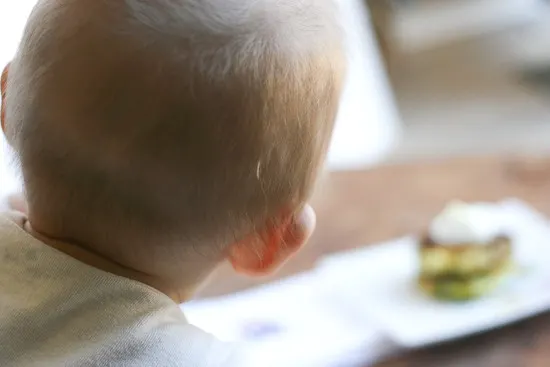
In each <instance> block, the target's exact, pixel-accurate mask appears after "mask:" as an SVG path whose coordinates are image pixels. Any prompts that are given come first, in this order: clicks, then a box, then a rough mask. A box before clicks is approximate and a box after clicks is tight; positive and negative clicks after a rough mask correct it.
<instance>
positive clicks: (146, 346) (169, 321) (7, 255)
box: [0, 215, 239, 367]
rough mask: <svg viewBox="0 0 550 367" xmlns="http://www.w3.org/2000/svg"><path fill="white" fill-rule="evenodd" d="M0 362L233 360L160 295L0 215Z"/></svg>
mask: <svg viewBox="0 0 550 367" xmlns="http://www.w3.org/2000/svg"><path fill="white" fill-rule="evenodd" d="M0 365H1V366H138V367H139V366H148V367H149V366H184V367H219V366H231V367H233V366H238V365H239V363H238V362H237V360H236V353H235V351H234V349H233V348H232V347H230V346H229V345H225V344H223V343H221V342H219V341H218V340H216V339H215V338H213V337H212V336H210V335H208V334H206V333H205V332H203V331H201V330H199V329H197V328H195V327H193V326H191V325H189V324H188V323H187V322H186V320H185V317H184V315H183V314H182V312H181V311H180V309H179V307H178V305H176V304H175V303H174V302H173V301H172V300H171V299H170V298H168V297H167V296H166V295H164V294H162V293H160V292H158V291H157V290H155V289H153V288H150V287H148V286H147V285H144V284H141V283H139V282H136V281H132V280H130V279H126V278H122V277H118V276H115V275H112V274H109V273H106V272H103V271H101V270H98V269H96V268H93V267H91V266H88V265H85V264H83V263H81V262H79V261H77V260H75V259H73V258H71V257H69V256H67V255H65V254H63V253H61V252H59V251H57V250H55V249H53V248H51V247H49V246H47V245H45V244H43V243H42V242H40V241H39V240H37V239H35V238H34V237H32V236H30V235H29V234H28V233H26V232H25V231H24V230H23V229H22V228H20V227H19V226H18V225H17V224H16V223H14V222H12V221H11V220H10V219H9V218H8V217H7V216H4V215H2V216H0Z"/></svg>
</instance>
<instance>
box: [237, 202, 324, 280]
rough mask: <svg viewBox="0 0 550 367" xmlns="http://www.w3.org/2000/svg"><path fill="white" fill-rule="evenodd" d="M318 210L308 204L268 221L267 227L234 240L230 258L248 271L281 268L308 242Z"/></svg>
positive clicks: (240, 269)
mask: <svg viewBox="0 0 550 367" xmlns="http://www.w3.org/2000/svg"><path fill="white" fill-rule="evenodd" d="M315 222H316V217H315V212H314V211H313V209H312V208H311V207H310V206H309V205H306V207H305V208H304V209H303V210H302V211H301V212H300V213H298V214H296V215H292V216H290V217H287V218H282V220H278V221H276V223H280V224H278V225H273V224H268V225H267V226H266V229H265V230H263V231H262V232H260V233H255V234H253V235H251V236H249V237H247V238H245V239H244V240H242V241H239V242H237V243H235V244H233V245H232V246H231V247H230V249H229V256H228V258H229V261H230V262H231V265H233V268H234V269H235V270H236V271H237V272H239V273H242V274H246V275H260V276H261V275H267V274H270V273H272V272H274V271H276V270H277V269H278V268H280V267H281V266H282V265H283V264H284V263H285V262H286V261H287V260H288V259H289V258H290V257H291V256H292V255H294V254H295V253H296V252H297V251H298V250H300V249H301V248H302V247H303V245H305V244H306V243H307V241H308V240H309V238H310V237H311V234H312V233H313V230H314V229H315Z"/></svg>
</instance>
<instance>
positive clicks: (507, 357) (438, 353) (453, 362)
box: [201, 157, 550, 367]
mask: <svg viewBox="0 0 550 367" xmlns="http://www.w3.org/2000/svg"><path fill="white" fill-rule="evenodd" d="M506 197H518V198H521V199H523V200H525V201H527V202H529V203H531V204H532V205H533V206H534V207H535V208H536V209H538V210H540V211H542V212H543V213H546V214H547V215H550V158H548V159H546V158H541V159H534V158H517V157H515V158H514V157H508V158H503V157H474V158H460V159H454V160H446V161H438V162H429V163H426V162H423V163H417V164H407V165H392V166H385V167H381V168H376V169H373V170H368V171H361V172H339V173H333V174H331V175H329V176H328V177H327V178H326V179H325V180H324V182H323V184H322V185H321V187H320V189H319V191H318V193H317V194H316V197H315V199H314V201H313V202H314V206H315V207H316V210H317V213H318V230H317V232H316V234H315V235H314V237H313V239H312V241H311V244H310V245H309V246H308V247H307V248H306V249H305V250H304V251H303V252H302V253H301V254H299V255H298V256H297V257H296V258H295V259H293V260H292V261H290V262H289V263H288V264H287V265H286V266H285V267H284V268H283V269H282V271H281V272H280V273H279V274H277V275H276V276H275V277H271V278H265V279H248V278H243V277H238V276H235V275H233V274H232V272H231V271H230V269H229V268H228V267H223V268H222V269H220V271H219V272H218V274H216V276H215V277H214V278H213V280H212V282H211V283H210V285H209V286H207V287H206V288H205V289H204V290H203V292H202V293H201V296H212V295H219V294H224V293H228V292H233V291H236V290H241V289H245V288H247V287H250V286H254V285H258V284H260V283H264V282H268V281H271V280H274V279H276V278H280V277H284V276H288V275H292V274H295V273H297V272H300V271H304V270H307V269H309V268H311V267H312V266H314V265H315V262H316V260H317V259H318V258H319V257H320V256H322V255H325V254H328V253H332V252H336V251H341V250H345V249H350V248H353V247H355V246H358V245H361V244H369V243H375V242H379V241H383V240H387V239H391V238H394V237H397V236H401V235H405V234H410V233H415V232H418V231H420V230H422V229H423V228H425V227H426V225H427V224H428V223H429V222H430V220H431V219H432V218H433V217H434V215H436V214H437V213H438V212H439V211H440V210H441V209H442V207H443V206H444V205H445V204H446V203H447V202H448V201H449V200H452V199H456V198H458V199H462V200H466V201H480V200H485V201H495V200H500V199H503V198H506ZM549 266H550V265H549ZM380 366H384V367H401V366H403V367H410V366H415V367H416V366H418V367H420V366H422V367H431V366H433V367H443V366H445V367H466V366H467V367H477V366H483V367H493V366H494V367H512V366H514V367H516V366H529V367H531V366H533V367H538V366H541V367H543V366H544V367H548V366H550V315H543V316H540V317H537V318H535V319H532V320H529V321H526V322H522V323H519V324H517V325H515V326H512V327H508V328H505V329H503V330H498V331H494V332H491V333H488V334H484V335H481V336H477V337H474V338H471V339H468V340H465V341H462V342H455V343H452V344H448V345H444V346H438V347H434V348H430V349H427V350H422V351H416V352H411V353H406V354H403V355H401V356H399V357H397V358H394V359H392V360H390V361H387V362H384V363H382V364H380Z"/></svg>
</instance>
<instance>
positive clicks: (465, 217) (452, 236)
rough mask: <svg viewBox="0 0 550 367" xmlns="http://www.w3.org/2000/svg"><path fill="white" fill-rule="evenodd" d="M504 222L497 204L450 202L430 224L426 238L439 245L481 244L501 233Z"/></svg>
mask: <svg viewBox="0 0 550 367" xmlns="http://www.w3.org/2000/svg"><path fill="white" fill-rule="evenodd" d="M503 232H504V221H503V217H502V215H501V209H500V208H499V207H498V205H495V204H488V203H476V204H466V203H463V202H459V201H455V202H451V203H450V204H449V205H447V207H446V208H445V209H444V210H443V212H441V214H439V215H438V216H437V217H436V218H435V219H434V220H433V221H432V224H431V226H430V229H429V235H430V237H431V238H432V240H433V241H435V242H436V243H438V244H441V245H448V246H453V245H460V244H465V243H468V244H470V243H476V244H484V243H487V242H489V241H491V240H493V239H494V238H495V237H496V236H498V235H500V234H503Z"/></svg>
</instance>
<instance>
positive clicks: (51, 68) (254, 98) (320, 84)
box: [2, 0, 344, 278]
mask: <svg viewBox="0 0 550 367" xmlns="http://www.w3.org/2000/svg"><path fill="white" fill-rule="evenodd" d="M334 14H335V11H334V8H333V7H332V3H331V2H330V1H328V0H327V1H324V0H212V1H199V0H157V1H146V0H125V1H122V0H113V1H104V0H101V1H98V0H48V1H39V3H38V5H37V7H36V8H35V10H34V12H33V14H32V15H31V17H30V20H29V23H28V25H27V28H26V30H25V34H24V37H23V40H22V43H21V45H20V49H19V51H18V52H17V55H16V56H15V58H14V60H13V62H12V63H11V66H10V67H9V69H6V71H7V73H6V76H7V83H5V84H6V85H4V86H3V95H4V94H5V95H4V97H5V98H4V102H5V103H4V107H5V111H4V112H5V113H3V117H2V126H3V127H4V131H5V133H6V135H7V137H8V140H9V141H10V143H11V145H12V146H13V147H14V150H15V151H16V153H17V155H18V156H19V159H20V162H21V169H22V174H23V178H24V183H25V190H26V196H27V200H28V205H29V221H30V223H31V224H32V226H33V227H34V228H35V230H37V231H38V232H40V233H42V234H44V235H46V236H49V237H51V238H56V239H62V240H67V241H73V242H74V243H78V244H80V245H81V246H84V247H87V248H91V249H93V251H94V252H96V253H98V254H100V255H101V256H104V257H106V258H109V259H113V260H116V261H117V262H118V263H121V264H123V265H124V266H127V267H130V268H139V270H140V271H143V272H148V273H151V274H154V275H159V274H160V273H162V276H170V277H173V278H176V277H181V276H183V275H185V276H191V277H193V276H196V277H197V278H200V277H202V276H203V275H204V274H205V273H207V272H208V271H209V270H211V269H212V268H213V267H214V266H215V265H216V264H217V263H219V261H220V260H222V259H224V258H229V259H230V260H231V261H232V262H233V264H234V265H235V267H236V268H237V269H240V270H243V271H247V272H262V271H264V270H269V269H271V268H273V267H275V266H276V265H278V263H279V262H280V261H281V260H283V259H284V258H285V257H286V256H287V255H288V254H289V253H291V252H293V251H294V250H295V249H296V248H298V247H299V245H300V244H301V242H303V240H304V239H305V238H301V237H305V236H302V235H301V233H302V232H303V231H302V232H300V231H296V227H299V226H300V225H301V224H300V223H301V222H300V219H299V217H300V215H302V214H303V210H304V208H306V203H307V200H308V198H309V196H310V194H311V192H312V189H313V187H314V184H315V181H316V177H317V175H318V173H319V171H320V170H321V166H322V163H323V160H324V157H325V154H326V150H327V146H328V144H329V140H330V135H331V131H332V128H333V123H334V119H335V115H336V112H337V108H338V101H339V95H340V88H341V83H342V78H343V70H344V57H343V51H342V49H341V39H340V37H339V36H340V34H339V28H338V26H337V21H336V19H335V15H334ZM4 92H5V93H4ZM302 234H303V233H302ZM199 259H201V260H199ZM199 263H200V264H199ZM197 264H199V265H197ZM195 267H197V269H195ZM186 272H188V273H189V274H186ZM159 276H161V275H159Z"/></svg>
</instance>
